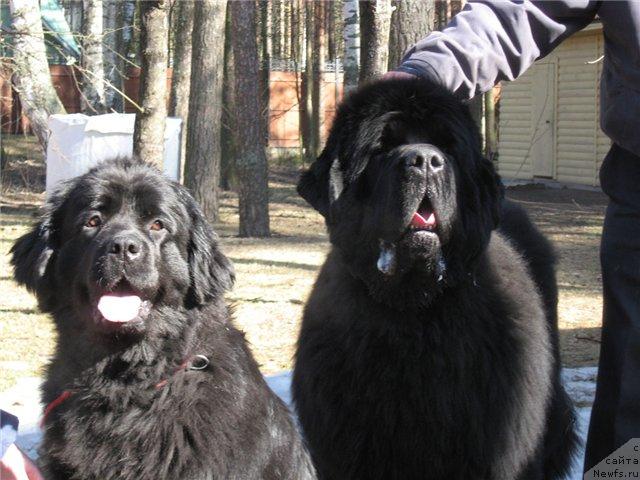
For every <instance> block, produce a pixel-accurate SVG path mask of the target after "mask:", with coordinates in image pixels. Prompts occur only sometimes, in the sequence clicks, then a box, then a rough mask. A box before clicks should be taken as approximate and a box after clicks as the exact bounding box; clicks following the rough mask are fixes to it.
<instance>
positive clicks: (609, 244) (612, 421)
mask: <svg viewBox="0 0 640 480" xmlns="http://www.w3.org/2000/svg"><path fill="white" fill-rule="evenodd" d="M600 184H601V185H602V190H603V191H604V192H605V193H606V194H607V196H608V197H609V205H608V207H607V213H606V216H605V221H604V229H603V231H602V243H601V246H600V261H601V264H602V287H603V301H604V309H603V315H602V344H601V346H600V365H599V368H598V383H597V387H596V398H595V402H594V404H593V411H592V413H591V423H590V425H589V436H588V439H587V451H586V456H585V464H584V470H585V472H586V471H587V470H589V469H591V468H592V467H594V466H595V465H597V464H598V463H599V462H600V461H601V460H602V459H603V458H605V457H606V456H608V455H609V454H610V453H612V452H613V451H615V450H616V449H617V448H619V447H621V446H622V445H624V444H625V443H626V442H627V441H629V440H630V439H631V438H640V157H638V156H636V155H634V154H633V153H631V152H629V151H627V150H624V149H623V148H621V147H619V146H617V145H614V146H613V147H612V148H611V150H610V151H609V153H608V154H607V156H606V158H605V159H604V162H603V164H602V168H601V170H600Z"/></svg>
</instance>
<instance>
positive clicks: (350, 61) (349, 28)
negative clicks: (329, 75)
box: [342, 0, 360, 94]
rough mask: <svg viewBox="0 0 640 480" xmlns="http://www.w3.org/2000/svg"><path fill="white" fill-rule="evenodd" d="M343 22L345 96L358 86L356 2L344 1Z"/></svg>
mask: <svg viewBox="0 0 640 480" xmlns="http://www.w3.org/2000/svg"><path fill="white" fill-rule="evenodd" d="M342 18H343V21H344V29H343V37H344V62H343V63H344V77H343V84H344V93H345V94H347V93H349V92H350V91H351V90H354V89H355V88H356V87H357V86H358V73H359V70H360V21H359V12H358V0H344V4H343V6H342Z"/></svg>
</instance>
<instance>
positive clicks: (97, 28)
mask: <svg viewBox="0 0 640 480" xmlns="http://www.w3.org/2000/svg"><path fill="white" fill-rule="evenodd" d="M102 15H103V11H102V0H83V9H82V37H81V42H80V43H81V45H82V57H81V64H82V95H81V96H80V108H81V110H82V112H83V113H86V114H88V115H96V114H100V113H104V112H105V111H106V109H107V107H106V100H105V93H104V80H105V77H104V63H103V58H102V25H103V23H102Z"/></svg>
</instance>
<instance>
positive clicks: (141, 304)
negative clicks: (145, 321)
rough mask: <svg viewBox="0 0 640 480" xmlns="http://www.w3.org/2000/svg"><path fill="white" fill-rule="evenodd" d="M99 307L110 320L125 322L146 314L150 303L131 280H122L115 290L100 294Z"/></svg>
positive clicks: (104, 316) (138, 318) (106, 318)
mask: <svg viewBox="0 0 640 480" xmlns="http://www.w3.org/2000/svg"><path fill="white" fill-rule="evenodd" d="M97 308H98V311H99V312H100V314H101V315H102V317H103V318H104V319H105V320H107V321H108V322H112V323H121V324H124V323H129V322H132V321H135V320H140V319H141V318H142V317H144V316H146V314H147V313H148V311H149V308H150V303H149V302H148V301H147V300H145V299H144V298H143V297H142V296H141V295H140V293H138V292H136V291H135V289H133V287H131V285H130V284H129V282H127V281H126V280H122V281H120V282H118V284H117V285H116V286H115V288H114V289H113V290H111V291H109V292H105V293H103V294H102V295H101V296H100V298H99V299H98V305H97Z"/></svg>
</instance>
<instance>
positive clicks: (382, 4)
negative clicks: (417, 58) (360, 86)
mask: <svg viewBox="0 0 640 480" xmlns="http://www.w3.org/2000/svg"><path fill="white" fill-rule="evenodd" d="M390 23H391V0H360V42H361V43H360V45H361V49H360V83H364V82H366V81H368V80H372V79H374V78H376V77H378V76H380V75H382V74H383V73H385V72H386V71H387V64H388V63H389V61H388V59H389V28H390Z"/></svg>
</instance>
